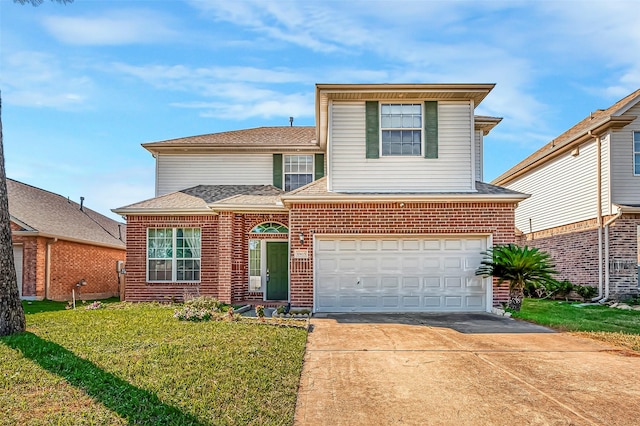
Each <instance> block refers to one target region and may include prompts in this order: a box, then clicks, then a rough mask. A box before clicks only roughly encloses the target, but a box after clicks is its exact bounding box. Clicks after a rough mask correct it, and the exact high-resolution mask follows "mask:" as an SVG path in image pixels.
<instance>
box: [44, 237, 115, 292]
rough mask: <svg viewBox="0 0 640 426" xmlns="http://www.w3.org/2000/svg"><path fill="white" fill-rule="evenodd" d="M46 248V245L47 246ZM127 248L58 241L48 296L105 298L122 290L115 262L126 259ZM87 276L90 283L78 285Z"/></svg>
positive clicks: (52, 248) (52, 249)
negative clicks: (73, 291)
mask: <svg viewBox="0 0 640 426" xmlns="http://www.w3.org/2000/svg"><path fill="white" fill-rule="evenodd" d="M45 250H46V247H45ZM125 256H126V251H125V250H124V249H116V248H108V247H100V246H95V245H91V244H82V243H76V242H71V241H64V240H58V241H57V242H56V243H54V244H52V245H51V261H50V262H51V278H50V279H51V281H50V284H49V299H51V300H70V299H71V297H72V290H73V289H74V288H75V289H76V298H78V299H103V298H107V297H113V296H118V294H119V293H120V290H119V283H118V274H117V272H116V262H117V261H118V260H125ZM82 279H84V280H85V281H86V282H87V285H85V286H82V287H81V288H79V289H78V288H76V287H75V285H76V284H77V283H78V282H79V281H80V280H82Z"/></svg>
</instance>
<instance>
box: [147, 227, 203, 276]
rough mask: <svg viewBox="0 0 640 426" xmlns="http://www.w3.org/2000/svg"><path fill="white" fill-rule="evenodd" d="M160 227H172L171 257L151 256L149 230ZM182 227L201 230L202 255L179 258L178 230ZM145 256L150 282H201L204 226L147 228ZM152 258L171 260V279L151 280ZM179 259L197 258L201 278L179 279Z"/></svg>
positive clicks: (200, 249) (183, 228) (200, 248)
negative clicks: (150, 267) (150, 266)
mask: <svg viewBox="0 0 640 426" xmlns="http://www.w3.org/2000/svg"><path fill="white" fill-rule="evenodd" d="M152 229H153V230H158V229H170V230H171V258H168V257H163V258H161V257H149V231H150V230H152ZM179 229H182V230H185V229H198V230H200V247H199V251H200V257H189V258H178V257H177V256H176V255H177V241H178V230H179ZM145 258H146V264H145V269H146V278H147V282H149V283H200V281H201V280H202V228H199V227H193V226H186V227H169V226H167V227H157V228H154V227H150V228H147V239H146V241H145ZM152 260H171V279H169V280H151V279H149V272H150V270H149V262H150V261H152ZM178 260H197V261H198V264H199V273H198V276H199V279H198V280H178Z"/></svg>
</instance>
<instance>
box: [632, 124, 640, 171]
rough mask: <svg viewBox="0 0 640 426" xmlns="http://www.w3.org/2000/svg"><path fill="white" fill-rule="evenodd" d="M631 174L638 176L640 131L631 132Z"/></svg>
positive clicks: (639, 168) (639, 167)
mask: <svg viewBox="0 0 640 426" xmlns="http://www.w3.org/2000/svg"><path fill="white" fill-rule="evenodd" d="M633 174H634V175H636V176H640V132H633Z"/></svg>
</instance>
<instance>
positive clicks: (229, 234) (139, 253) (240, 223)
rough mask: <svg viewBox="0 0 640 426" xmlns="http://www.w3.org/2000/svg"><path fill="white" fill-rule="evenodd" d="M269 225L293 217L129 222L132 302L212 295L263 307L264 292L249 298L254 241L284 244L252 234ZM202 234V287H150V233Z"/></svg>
mask: <svg viewBox="0 0 640 426" xmlns="http://www.w3.org/2000/svg"><path fill="white" fill-rule="evenodd" d="M263 222H278V223H281V224H283V225H285V226H288V224H289V215H288V214H287V213H273V214H253V213H233V212H221V213H220V214H218V215H201V216H128V217H127V263H126V270H127V274H126V278H127V280H126V289H125V299H126V300H127V301H136V302H140V301H152V300H155V301H170V300H183V299H184V298H185V297H188V296H196V295H203V296H204V295H207V296H213V297H216V298H218V299H219V300H221V301H223V302H225V303H241V302H253V303H256V302H261V301H262V300H263V295H262V293H260V292H249V269H248V259H249V239H250V238H256V239H282V238H285V239H286V238H287V236H284V237H283V235H278V234H259V235H253V236H252V234H251V233H250V231H251V229H253V228H254V227H255V226H256V225H258V224H260V223H263ZM166 227H169V228H200V229H201V239H202V247H201V249H202V251H201V266H200V267H201V275H200V282H199V283H181V282H175V283H148V282H147V277H146V276H147V265H146V262H147V252H146V250H147V249H146V241H147V228H166Z"/></svg>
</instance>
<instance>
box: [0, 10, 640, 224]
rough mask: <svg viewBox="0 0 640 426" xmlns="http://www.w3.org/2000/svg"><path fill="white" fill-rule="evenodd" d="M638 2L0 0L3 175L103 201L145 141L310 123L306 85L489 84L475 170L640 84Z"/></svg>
mask: <svg viewBox="0 0 640 426" xmlns="http://www.w3.org/2000/svg"><path fill="white" fill-rule="evenodd" d="M638 22H640V5H639V4H638V2H637V1H626V2H617V1H611V0H609V1H566V0H565V1H531V2H518V1H485V2H482V1H473V2H465V1H417V0H414V1H399V0H395V1H375V0H370V1H337V0H335V1H334V0H328V1H313V0H307V1H272V0H255V1H243V0H233V1H223V0H216V1H213V0H212V1H204V0H200V1H196V0H193V1H188V0H185V1H178V0H175V1H173V0H163V1H160V0H158V1H152V0H148V1H143V0H140V1H136V0H127V1H124V0H122V1H114V0H110V1H100V0H76V1H75V3H72V4H70V5H66V6H63V5H60V4H57V3H54V2H49V1H46V0H45V3H44V4H42V5H41V6H39V7H32V6H28V5H27V6H21V5H19V4H15V3H14V2H13V1H12V0H0V36H1V39H0V49H1V56H0V61H1V62H0V65H1V68H0V70H1V74H0V81H1V86H0V88H1V90H2V107H3V108H2V120H3V130H4V132H3V133H4V149H5V161H6V168H7V175H8V176H9V177H12V178H14V179H17V180H20V181H22V182H25V183H28V184H31V185H34V186H38V187H41V188H44V189H47V190H50V191H53V192H56V193H59V194H62V195H64V196H69V197H71V198H72V199H74V200H76V201H78V200H79V198H80V196H84V197H85V198H86V201H85V203H86V205H87V206H89V207H91V208H93V209H95V210H97V211H99V212H101V213H104V214H109V215H111V217H117V216H116V215H113V214H110V211H109V210H110V209H111V208H115V207H119V206H122V205H126V204H129V203H132V202H135V201H140V200H142V199H146V198H150V197H152V196H153V194H154V162H153V158H152V157H151V155H150V154H149V153H148V152H147V151H146V150H144V149H143V148H141V147H140V144H141V143H144V142H151V141H157V140H165V139H171V138H176V137H183V136H191V135H198V134H204V133H212V132H218V131H225V130H234V129H242V128H248V127H257V126H272V125H288V118H289V117H290V116H294V117H295V124H296V125H313V124H314V106H313V105H314V98H313V97H314V84H315V83H496V88H495V89H494V90H493V92H492V93H490V94H489V96H488V97H487V98H486V99H485V101H484V102H483V103H482V104H481V105H480V106H479V107H478V108H477V110H476V113H478V114H485V115H493V116H499V117H504V120H503V122H502V123H501V124H500V125H499V126H498V127H496V128H495V129H494V130H493V131H492V132H491V134H490V135H489V136H488V137H487V138H486V139H485V181H491V179H493V178H495V177H496V176H498V175H499V174H500V173H502V172H503V171H505V170H506V169H508V168H509V167H511V166H512V165H514V164H515V163H516V162H518V161H519V160H521V159H523V158H524V157H525V156H527V155H528V154H530V153H531V152H533V151H534V150H536V149H537V148H539V147H540V146H541V145H543V144H544V143H546V142H548V141H549V140H551V139H553V138H554V137H555V136H557V135H559V134H560V133H562V132H563V131H565V130H566V129H568V128H569V127H571V126H572V125H573V124H575V123H576V122H577V121H579V120H580V119H582V118H584V117H585V116H587V115H589V113H590V112H591V111H594V110H596V109H598V108H606V107H608V106H609V105H611V104H613V103H614V102H615V101H617V100H618V99H620V98H622V97H624V96H626V95H627V94H629V93H631V92H632V91H633V90H636V89H637V88H638V87H640V54H639V52H640V25H638Z"/></svg>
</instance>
